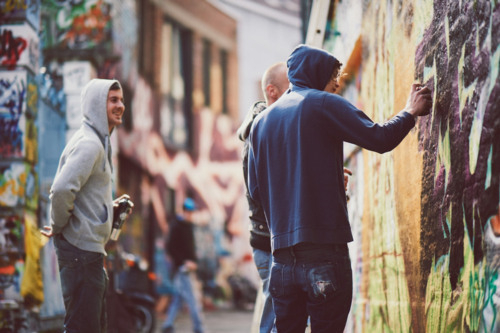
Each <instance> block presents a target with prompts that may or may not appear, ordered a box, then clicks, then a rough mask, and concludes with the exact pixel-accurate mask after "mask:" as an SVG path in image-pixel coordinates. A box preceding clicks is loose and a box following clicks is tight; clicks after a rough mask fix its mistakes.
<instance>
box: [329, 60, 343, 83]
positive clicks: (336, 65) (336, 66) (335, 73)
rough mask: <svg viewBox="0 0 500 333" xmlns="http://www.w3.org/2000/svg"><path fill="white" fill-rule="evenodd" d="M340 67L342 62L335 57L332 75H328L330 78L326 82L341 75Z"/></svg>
mask: <svg viewBox="0 0 500 333" xmlns="http://www.w3.org/2000/svg"><path fill="white" fill-rule="evenodd" d="M341 68H342V63H341V62H340V61H338V60H337V59H335V62H334V63H333V70H332V76H331V77H330V80H329V81H328V82H330V81H333V80H336V79H338V77H339V75H341V73H340V69H341Z"/></svg>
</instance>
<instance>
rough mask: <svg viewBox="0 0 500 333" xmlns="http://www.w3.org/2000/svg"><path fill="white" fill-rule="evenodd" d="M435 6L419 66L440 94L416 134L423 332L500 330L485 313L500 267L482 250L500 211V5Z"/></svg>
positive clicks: (422, 76)
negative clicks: (421, 156) (420, 165)
mask: <svg viewBox="0 0 500 333" xmlns="http://www.w3.org/2000/svg"><path fill="white" fill-rule="evenodd" d="M433 9H434V15H433V18H432V22H431V23H430V26H429V27H428V28H427V29H426V31H425V33H424V36H423V39H422V42H421V43H420V45H419V47H418V49H417V52H416V60H415V62H416V68H417V70H416V75H417V77H418V79H419V80H421V81H423V82H425V83H426V84H427V85H428V86H429V88H431V89H432V90H433V92H434V108H433V112H432V116H431V117H428V118H427V119H423V120H421V122H420V132H419V137H420V144H421V147H422V148H423V151H424V155H425V156H424V165H423V175H422V187H423V188H422V215H421V225H422V234H421V243H422V246H425V247H426V248H427V249H428V251H427V252H426V253H425V255H424V256H422V258H421V264H422V271H423V274H429V278H428V281H427V284H426V285H425V284H423V285H422V287H426V309H427V329H428V330H430V331H441V330H442V329H444V328H446V329H447V330H458V331H464V330H469V331H477V330H478V329H479V326H480V321H481V319H485V322H488V321H489V322H488V324H487V325H486V327H490V328H491V327H497V325H498V323H496V321H497V320H496V319H495V317H494V318H493V319H491V318H490V319H488V318H482V317H483V316H482V314H481V313H482V310H483V308H484V307H486V306H493V307H494V308H493V311H492V313H494V314H495V315H496V313H498V311H499V309H500V308H499V307H498V304H493V303H490V304H487V302H486V300H488V299H489V300H491V299H492V298H494V296H493V295H492V294H490V293H495V290H496V288H486V287H487V286H494V285H495V283H496V280H497V279H498V273H499V268H500V267H498V265H493V263H494V262H496V261H498V259H497V258H491V257H489V256H488V255H487V253H485V251H486V248H485V244H486V243H492V242H493V243H494V242H495V240H490V239H488V238H487V237H488V235H489V236H492V235H493V233H491V232H488V230H489V229H490V228H491V227H492V226H491V224H490V223H489V221H490V219H491V218H492V217H494V216H496V215H497V214H498V208H499V205H500V197H499V195H500V122H499V119H500V107H499V106H500V76H499V71H500V68H499V67H500V33H499V31H500V5H499V4H498V3H495V2H492V1H475V2H474V3H472V2H456V1H446V0H440V1H434V8H433ZM493 231H495V232H496V231H497V230H493ZM492 237H495V236H492ZM490 251H491V250H490ZM495 252H498V250H496V251H495ZM486 257H488V258H490V259H489V260H485V258H486ZM492 265H493V266H492ZM485 289H486V290H485ZM497 297H498V296H497ZM447 309H448V311H446V310H447ZM498 327H500V326H498Z"/></svg>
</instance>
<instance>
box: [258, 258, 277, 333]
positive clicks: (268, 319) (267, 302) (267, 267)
mask: <svg viewBox="0 0 500 333" xmlns="http://www.w3.org/2000/svg"><path fill="white" fill-rule="evenodd" d="M272 259H273V255H272V254H271V252H267V251H262V250H259V249H253V260H254V262H255V266H256V267H257V271H258V272H259V276H260V278H261V280H262V294H263V296H264V307H263V309H262V315H261V317H260V331H259V332H260V333H269V332H271V329H272V328H273V326H274V310H273V300H272V298H271V294H270V293H269V277H270V273H271V264H272Z"/></svg>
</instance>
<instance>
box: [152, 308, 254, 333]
mask: <svg viewBox="0 0 500 333" xmlns="http://www.w3.org/2000/svg"><path fill="white" fill-rule="evenodd" d="M252 317H253V310H237V309H225V308H222V309H219V308H218V309H214V310H209V311H204V312H203V318H204V326H205V332H206V333H250V328H251V325H252ZM161 324H162V319H159V320H158V322H157V323H156V330H155V333H161ZM192 332H193V324H192V323H191V318H190V317H189V311H187V309H184V311H182V312H181V313H179V315H178V316H177V319H176V321H175V333H192Z"/></svg>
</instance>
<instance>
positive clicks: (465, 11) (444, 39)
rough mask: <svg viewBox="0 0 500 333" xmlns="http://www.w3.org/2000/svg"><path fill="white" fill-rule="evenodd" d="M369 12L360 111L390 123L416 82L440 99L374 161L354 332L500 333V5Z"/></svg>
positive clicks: (367, 171)
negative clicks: (391, 149)
mask: <svg viewBox="0 0 500 333" xmlns="http://www.w3.org/2000/svg"><path fill="white" fill-rule="evenodd" d="M362 4H363V5H362V7H363V28H362V31H361V39H362V41H363V52H362V68H361V70H360V72H359V73H358V74H359V77H361V79H360V81H361V87H360V101H361V103H360V104H361V107H362V108H363V109H364V110H365V111H366V112H367V113H368V114H369V115H370V117H372V119H374V120H375V121H378V122H382V121H384V120H386V119H388V118H390V117H391V116H392V115H393V114H395V113H396V112H398V111H399V110H401V109H402V108H404V106H405V102H406V98H407V97H408V92H409V87H410V85H411V83H412V82H413V81H420V82H423V83H425V84H426V85H427V86H428V87H429V88H430V89H431V90H432V91H433V96H434V97H433V98H434V106H433V110H432V112H431V115H430V116H428V117H423V118H420V120H419V121H418V123H417V126H416V127H415V129H414V130H413V131H412V132H411V133H410V134H409V135H408V137H407V138H406V139H405V140H404V141H403V143H402V144H401V145H400V147H398V148H397V149H396V150H395V151H394V152H392V153H389V154H384V155H378V154H375V153H371V152H366V151H365V152H364V153H363V160H364V175H363V176H364V177H360V178H361V181H362V182H363V184H362V185H363V186H362V188H363V189H362V191H363V197H364V204H363V205H362V207H360V206H359V205H357V206H356V207H353V209H356V210H358V211H356V212H354V214H353V215H354V217H353V219H352V220H351V224H352V226H353V229H354V230H362V232H360V233H359V234H358V238H360V239H358V240H357V241H361V243H362V244H361V245H358V244H355V245H356V246H355V248H357V252H356V253H353V252H352V251H351V255H352V256H353V260H354V261H355V268H356V271H357V272H356V273H357V274H358V277H357V281H355V282H356V284H355V285H359V286H360V287H359V289H358V290H357V294H356V295H354V299H353V302H354V303H353V307H352V313H351V318H350V323H349V326H348V327H349V328H350V329H351V330H352V331H358V332H385V331H398V332H411V331H415V332H496V331H498V330H499V329H500V324H499V322H500V318H499V317H500V311H499V310H500V303H499V302H498V299H499V296H500V292H499V290H500V279H499V275H500V274H499V273H500V264H499V262H500V260H499V259H500V237H499V236H498V235H500V232H499V231H500V230H499V224H500V147H499V145H500V75H499V74H500V73H499V71H500V69H499V67H500V4H499V2H498V1H489V0H483V1H452V0H437V1H388V2H384V3H378V2H377V3H374V2H370V3H368V2H362ZM341 7H342V6H340V5H339V6H338V7H337V9H339V8H341ZM355 7H356V6H355ZM344 10H350V9H349V8H347V9H345V8H344ZM335 15H337V16H338V15H344V16H345V15H346V14H345V13H344V14H342V13H339V12H337V13H335ZM335 27H336V29H338V30H339V31H338V33H339V34H344V33H347V32H345V31H343V30H342V29H347V28H346V27H343V26H342V25H336V26H335ZM344 38H345V37H344ZM331 44H332V43H331V41H330V44H329V45H331ZM358 79H359V78H358ZM358 172H359V169H358ZM353 177H356V175H354V176H353ZM359 181H360V179H357V180H355V183H359ZM357 186H358V185H357ZM358 191H359V190H358ZM357 194H358V195H359V194H360V193H357ZM353 198H356V193H354V195H353ZM350 209H351V207H350ZM359 210H361V212H360V211H359ZM359 249H362V253H361V255H360V252H359ZM360 260H361V261H362V263H360V262H359V261H360Z"/></svg>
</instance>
